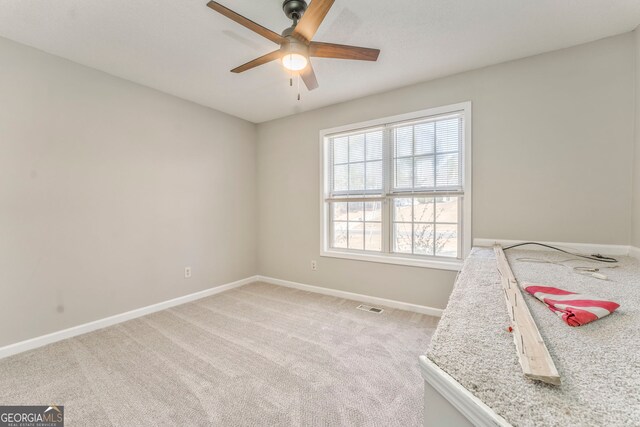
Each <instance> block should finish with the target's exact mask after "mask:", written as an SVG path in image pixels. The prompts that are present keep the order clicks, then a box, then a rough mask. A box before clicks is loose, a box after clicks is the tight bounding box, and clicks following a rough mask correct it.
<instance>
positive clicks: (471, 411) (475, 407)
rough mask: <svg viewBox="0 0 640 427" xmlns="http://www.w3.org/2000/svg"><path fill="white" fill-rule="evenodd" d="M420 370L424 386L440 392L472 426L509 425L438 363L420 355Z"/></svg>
mask: <svg viewBox="0 0 640 427" xmlns="http://www.w3.org/2000/svg"><path fill="white" fill-rule="evenodd" d="M420 371H421V373H422V378H424V380H425V382H426V384H425V387H427V385H428V386H431V387H433V389H434V390H435V391H437V392H438V393H440V395H442V397H444V398H445V399H446V400H447V401H448V403H449V404H451V406H453V407H454V408H455V409H456V410H457V411H458V412H459V413H460V414H462V415H464V417H465V418H467V419H468V420H469V421H470V422H471V423H472V424H473V425H474V426H478V427H496V426H500V427H509V426H511V424H509V423H508V422H507V421H506V420H505V419H504V418H502V417H501V416H500V415H498V414H496V413H495V412H494V410H493V409H491V408H490V407H489V406H487V405H486V404H485V403H484V402H483V401H482V400H480V399H478V398H477V397H476V396H474V395H473V394H472V393H471V392H470V391H469V390H467V389H466V388H464V387H463V386H462V385H461V384H460V383H459V382H457V381H456V380H455V379H454V378H453V377H451V376H450V375H449V374H447V373H446V372H445V371H443V370H442V369H441V368H440V367H439V366H438V365H436V364H435V363H433V362H432V361H431V360H429V359H427V357H426V356H420ZM425 405H427V406H428V405H429V402H425ZM425 412H426V411H425Z"/></svg>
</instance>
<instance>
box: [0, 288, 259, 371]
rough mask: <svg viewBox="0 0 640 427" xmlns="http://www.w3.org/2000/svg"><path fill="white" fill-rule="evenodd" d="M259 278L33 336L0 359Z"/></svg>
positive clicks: (4, 349)
mask: <svg viewBox="0 0 640 427" xmlns="http://www.w3.org/2000/svg"><path fill="white" fill-rule="evenodd" d="M257 280H258V279H257V276H251V277H247V278H246V279H242V280H238V281H235V282H231V283H227V284H224V285H220V286H216V287H214V288H210V289H206V290H204V291H200V292H195V293H193V294H189V295H185V296H182V297H178V298H174V299H171V300H168V301H163V302H160V303H158V304H153V305H148V306H146V307H142V308H137V309H135V310H131V311H127V312H126V313H121V314H116V315H114V316H111V317H106V318H104V319H99V320H95V321H93V322H89V323H85V324H82V325H78V326H74V327H71V328H68V329H63V330H61V331H57V332H53V333H50V334H47V335H42V336H40V337H36V338H31V339H28V340H25V341H21V342H18V343H15V344H9V345H7V346H5V347H0V359H2V358H4V357H8V356H12V355H14V354H17V353H22V352H23V351H28V350H32V349H34V348H38V347H42V346H45V345H47V344H51V343H54V342H57V341H61V340H64V339H67V338H72V337H75V336H78V335H82V334H86V333H87V332H92V331H95V330H98V329H102V328H106V327H107V326H112V325H115V324H117V323H122V322H126V321H127V320H131V319H135V318H137V317H141V316H145V315H147V314H151V313H155V312H157V311H161V310H165V309H167V308H171V307H174V306H176V305H181V304H185V303H187V302H191V301H195V300H197V299H200V298H205V297H208V296H211V295H215V294H219V293H221V292H224V291H228V290H229V289H233V288H237V287H240V286H244V285H246V284H248V283H252V282H256V281H257Z"/></svg>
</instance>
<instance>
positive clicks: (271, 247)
mask: <svg viewBox="0 0 640 427" xmlns="http://www.w3.org/2000/svg"><path fill="white" fill-rule="evenodd" d="M633 37H634V36H633V34H631V33H628V34H624V35H621V36H617V37H612V38H608V39H605V40H600V41H597V42H593V43H589V44H585V45H581V46H577V47H573V48H570V49H565V50H561V51H556V52H552V53H548V54H543V55H539V56H535V57H530V58H526V59H522V60H518V61H513V62H509V63H505V64H500V65H496V66H492V67H488V68H485V69H481V70H476V71H471V72H468V73H464V74H459V75H455V76H452V77H448V78H443V79H439V80H435V81H430V82H426V83H422V84H418V85H415V86H409V87H405V88H402V89H399V90H394V91H391V92H387V93H383V94H380V95H374V96H369V97H366V98H362V99H358V100H355V101H350V102H347V103H343V104H339V105H335V106H331V107H328V108H324V109H320V110H316V111H312V112H308V113H304V114H300V115H296V116H293V117H289V118H284V119H280V120H275V121H271V122H267V123H263V124H261V125H259V126H258V141H259V142H258V197H259V204H258V206H259V215H258V217H259V224H260V225H259V232H260V238H259V271H260V273H261V274H263V275H267V276H272V277H276V278H281V279H287V280H292V281H297V282H302V283H307V284H311V285H317V286H325V287H329V288H335V289H340V290H345V291H350V292H357V293H363V294H367V295H374V296H379V297H383V298H391V299H397V300H401V301H408V302H412V303H417V304H424V305H428V306H432V307H444V306H445V304H446V302H447V298H448V296H449V292H450V290H451V286H452V283H453V280H454V277H455V273H453V272H447V271H441V270H431V269H424V268H411V267H402V266H393V265H385V264H376V263H368V262H362V261H351V260H342V259H334V258H320V257H319V248H320V243H319V229H320V219H319V206H318V205H319V201H318V199H319V184H318V174H319V148H318V147H319V142H318V133H319V131H320V130H321V129H324V128H330V127H335V126H340V125H344V124H349V123H355V122H359V121H364V120H369V119H375V118H379V117H385V116H390V115H394V114H400V113H406V112H411V111H417V110H421V109H425V108H429V107H435V106H441V105H447V104H451V103H456V102H461V101H467V100H470V101H472V102H473V235H474V237H476V238H500V239H518V240H519V239H535V240H548V241H565V242H587V243H603V244H609V243H610V244H628V242H629V235H630V231H631V229H630V221H629V218H630V212H631V197H630V195H631V191H632V190H631V182H632V156H633V132H634V117H633V111H634V108H633V106H634V94H633V91H632V90H629V88H632V87H633V80H634V76H633V71H634V54H633V49H634V38H633ZM426 60H427V59H426ZM374 66H375V65H374ZM318 77H319V80H320V84H321V85H322V76H318ZM320 90H322V89H320ZM309 96H312V95H309ZM312 259H317V260H318V263H319V264H318V271H317V272H313V271H311V269H310V260H312Z"/></svg>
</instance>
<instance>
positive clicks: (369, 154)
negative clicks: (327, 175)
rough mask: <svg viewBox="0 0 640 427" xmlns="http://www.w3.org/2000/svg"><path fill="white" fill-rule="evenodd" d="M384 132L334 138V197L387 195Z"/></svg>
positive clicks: (331, 146) (332, 151)
mask: <svg viewBox="0 0 640 427" xmlns="http://www.w3.org/2000/svg"><path fill="white" fill-rule="evenodd" d="M383 140H384V129H369V130H366V131H363V132H358V133H352V134H348V135H338V136H335V137H332V138H330V143H329V144H330V150H329V152H330V157H331V159H330V161H331V195H332V196H349V195H367V194H382V192H383Z"/></svg>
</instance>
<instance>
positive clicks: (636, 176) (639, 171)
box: [631, 25, 640, 248]
mask: <svg viewBox="0 0 640 427" xmlns="http://www.w3.org/2000/svg"><path fill="white" fill-rule="evenodd" d="M634 34H635V45H634V57H635V69H634V73H635V80H634V83H635V87H634V91H635V129H634V161H633V183H632V187H631V188H632V193H631V194H632V196H631V197H632V200H631V202H632V213H631V246H634V247H636V248H640V25H638V26H637V27H636V29H635V30H634Z"/></svg>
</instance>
